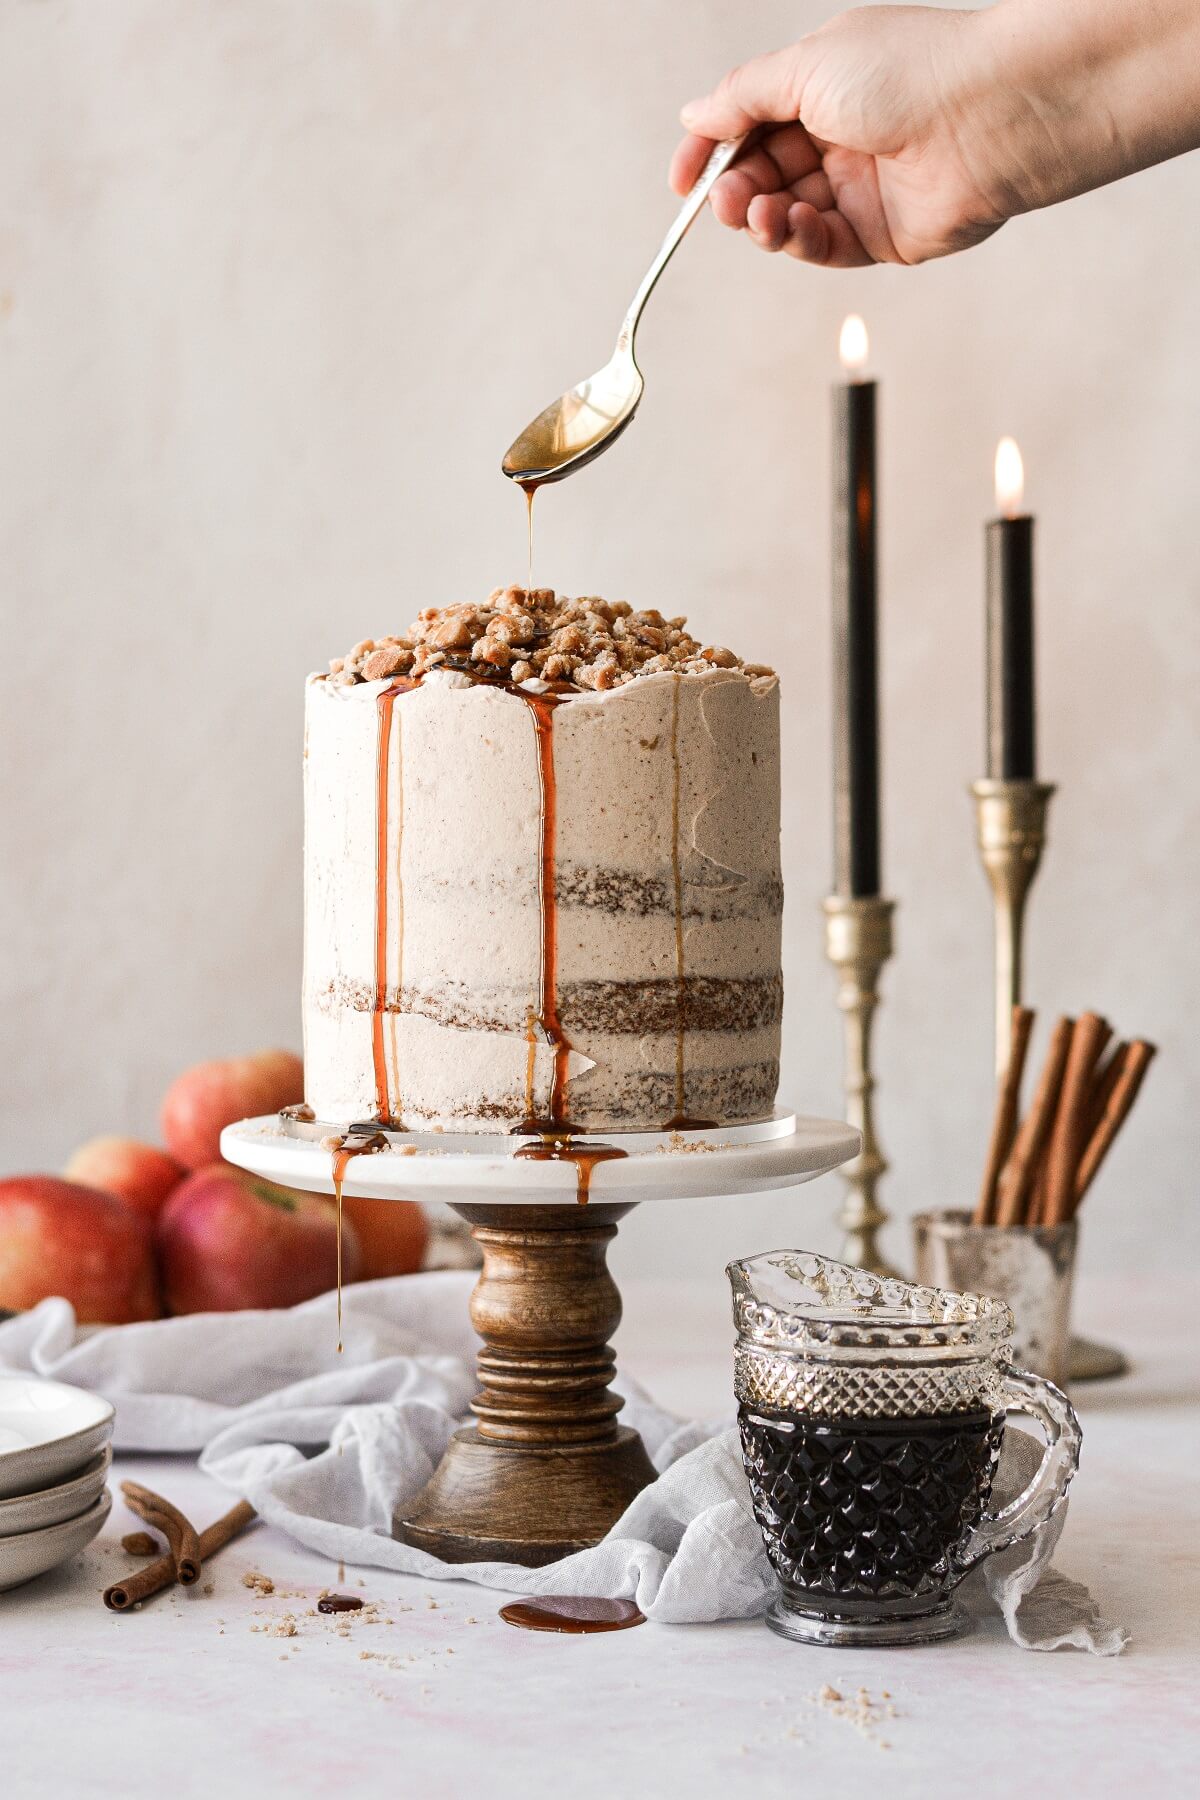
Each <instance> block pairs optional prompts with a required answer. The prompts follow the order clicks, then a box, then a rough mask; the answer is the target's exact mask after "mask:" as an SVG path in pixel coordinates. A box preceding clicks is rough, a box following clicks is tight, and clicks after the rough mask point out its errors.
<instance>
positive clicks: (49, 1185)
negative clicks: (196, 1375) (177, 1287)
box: [0, 1175, 160, 1325]
mask: <svg viewBox="0 0 1200 1800" xmlns="http://www.w3.org/2000/svg"><path fill="white" fill-rule="evenodd" d="M50 1294H61V1295H62V1297H63V1298H64V1299H65V1300H69V1301H70V1302H71V1305H72V1306H73V1307H74V1308H75V1316H76V1318H77V1319H78V1320H79V1323H80V1324H81V1325H126V1324H128V1323H129V1322H130V1321H131V1320H133V1319H157V1318H158V1316H159V1311H160V1308H159V1304H158V1290H157V1284H156V1282H155V1277H154V1257H153V1252H152V1249H151V1243H150V1227H149V1226H148V1224H147V1223H146V1221H145V1219H143V1218H139V1216H138V1215H137V1213H135V1212H133V1211H131V1210H130V1208H129V1207H128V1206H126V1205H125V1202H124V1201H123V1200H118V1199H117V1198H116V1196H115V1195H114V1194H104V1193H101V1192H100V1190H99V1189H98V1188H92V1187H84V1186H83V1185H82V1184H81V1183H80V1182H77V1181H60V1180H58V1178H57V1177H56V1176H54V1175H13V1176H10V1177H9V1178H8V1180H6V1181H0V1307H10V1308H11V1309H12V1310H13V1311H14V1312H20V1311H22V1310H23V1309H24V1308H25V1307H29V1306H36V1304H37V1302H38V1301H39V1300H45V1299H46V1297H47V1296H48V1295H50Z"/></svg>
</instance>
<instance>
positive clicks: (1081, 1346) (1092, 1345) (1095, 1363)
mask: <svg viewBox="0 0 1200 1800" xmlns="http://www.w3.org/2000/svg"><path fill="white" fill-rule="evenodd" d="M1128 1373H1129V1358H1128V1357H1127V1356H1126V1355H1125V1352H1124V1351H1123V1350H1118V1349H1117V1348H1116V1346H1115V1345H1114V1344H1097V1343H1096V1342H1095V1341H1094V1340H1093V1339H1092V1338H1085V1337H1072V1339H1071V1342H1070V1344H1069V1345H1068V1347H1067V1380H1068V1382H1075V1381H1112V1380H1114V1379H1115V1378H1116V1377H1117V1376H1118V1375H1128Z"/></svg>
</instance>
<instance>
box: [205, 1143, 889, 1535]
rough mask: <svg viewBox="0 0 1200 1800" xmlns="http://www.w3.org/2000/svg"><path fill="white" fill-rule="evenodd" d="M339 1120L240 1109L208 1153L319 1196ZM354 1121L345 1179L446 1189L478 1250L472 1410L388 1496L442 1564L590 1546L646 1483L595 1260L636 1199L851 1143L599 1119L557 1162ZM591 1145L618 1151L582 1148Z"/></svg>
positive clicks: (741, 1177)
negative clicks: (416, 1474)
mask: <svg viewBox="0 0 1200 1800" xmlns="http://www.w3.org/2000/svg"><path fill="white" fill-rule="evenodd" d="M345 1130H346V1128H345V1127H342V1128H341V1132H340V1133H339V1131H338V1128H336V1127H333V1126H330V1125H323V1124H320V1123H307V1122H300V1121H296V1120H292V1119H288V1118H281V1117H276V1116H272V1117H270V1118H262V1119H247V1120H244V1121H243V1122H242V1123H241V1124H239V1125H231V1126H229V1127H228V1128H227V1129H226V1130H225V1131H224V1132H223V1133H222V1136H221V1154H222V1155H223V1156H224V1157H225V1158H226V1159H227V1160H228V1161H229V1162H232V1163H237V1164H239V1165H240V1166H241V1167H242V1168H246V1169H250V1170H251V1171H252V1172H253V1173H254V1174H256V1175H262V1176H265V1177H267V1178H268V1179H269V1180H272V1181H278V1182H282V1183H284V1184H285V1185H286V1186H288V1187H295V1188H305V1189H308V1190H310V1191H312V1192H317V1193H331V1192H332V1191H333V1157H332V1156H331V1154H330V1152H329V1150H328V1149H326V1148H322V1142H321V1140H322V1139H328V1138H329V1137H330V1136H331V1135H340V1134H344V1133H345ZM353 1130H354V1131H355V1133H356V1134H357V1133H359V1132H361V1133H362V1134H363V1135H367V1134H372V1135H375V1136H376V1138H378V1136H380V1135H381V1136H382V1137H383V1139H384V1140H385V1142H386V1148H382V1149H378V1150H376V1151H374V1152H373V1153H372V1154H369V1155H358V1156H355V1157H354V1158H353V1159H352V1160H351V1161H350V1162H349V1163H348V1164H347V1165H346V1168H345V1173H344V1178H343V1192H344V1193H348V1194H362V1195H371V1196H374V1197H376V1198H378V1199H384V1200H421V1199H437V1200H442V1201H445V1202H446V1203H448V1204H449V1205H450V1206H452V1207H453V1208H454V1210H455V1212H457V1213H458V1214H460V1216H461V1217H462V1218H464V1219H465V1220H466V1221H467V1223H468V1224H469V1225H470V1227H471V1231H472V1234H473V1236H474V1237H475V1239H476V1241H477V1242H478V1244H479V1247H480V1249H481V1250H482V1252H483V1268H482V1270H481V1272H480V1275H479V1280H478V1282H477V1284H476V1286H475V1289H474V1292H473V1293H472V1296H471V1322H472V1324H473V1325H474V1327H475V1329H476V1331H477V1332H478V1333H479V1336H480V1337H481V1338H482V1340H483V1344H482V1347H481V1349H480V1351H479V1354H478V1358H477V1369H478V1375H479V1392H478V1394H477V1395H476V1397H475V1399H474V1401H473V1402H472V1405H471V1410H472V1411H473V1412H474V1414H475V1417H476V1420H477V1421H478V1422H477V1424H475V1425H472V1426H466V1427H463V1428H462V1429H461V1430H459V1431H457V1432H455V1434H454V1437H453V1438H452V1439H451V1442H450V1445H449V1447H448V1449H447V1451H446V1454H445V1456H444V1457H443V1459H442V1461H441V1463H440V1465H439V1467H438V1468H437V1470H436V1471H435V1473H434V1475H433V1478H432V1480H431V1481H430V1482H429V1483H428V1485H427V1486H426V1487H425V1488H424V1490H423V1491H422V1492H421V1493H420V1494H418V1495H417V1496H416V1498H415V1499H412V1500H410V1501H408V1502H406V1503H404V1504H403V1505H402V1506H401V1507H400V1508H399V1509H398V1511H397V1514H396V1517H395V1520H394V1522H393V1531H394V1533H395V1536H396V1537H398V1538H400V1539H401V1540H402V1541H403V1542H404V1543H407V1544H412V1545H415V1546H417V1547H418V1548H420V1549H422V1550H428V1551H430V1552H431V1553H432V1554H433V1555H435V1556H438V1557H440V1558H441V1559H442V1560H443V1561H445V1562H452V1563H466V1562H492V1561H501V1562H517V1563H524V1564H527V1565H529V1566H531V1567H536V1566H539V1565H541V1564H543V1563H549V1562H555V1561H557V1560H558V1558H559V1557H562V1556H567V1555H569V1554H570V1553H571V1552H572V1551H575V1550H583V1549H586V1548H587V1547H588V1546H589V1545H591V1544H595V1543H598V1542H599V1541H600V1539H601V1538H602V1537H603V1536H604V1535H605V1533H606V1532H607V1531H608V1530H609V1528H610V1527H611V1526H612V1525H613V1524H614V1523H615V1521H616V1520H617V1519H618V1518H619V1517H620V1516H621V1514H622V1513H623V1512H624V1510H625V1508H626V1506H628V1504H629V1502H630V1501H631V1500H632V1499H633V1497H634V1495H635V1494H637V1493H638V1492H640V1490H641V1489H642V1488H643V1487H645V1486H646V1485H647V1484H648V1483H649V1482H651V1481H653V1480H654V1475H655V1471H654V1468H653V1466H652V1464H651V1462H650V1459H649V1457H648V1456H647V1454H646V1451H645V1448H644V1446H643V1444H642V1440H641V1438H640V1437H639V1436H638V1434H637V1433H636V1432H635V1431H631V1430H630V1429H629V1428H628V1426H622V1425H618V1424H617V1418H616V1415H617V1413H618V1412H619V1411H620V1409H621V1406H622V1401H621V1399H620V1397H619V1396H618V1395H616V1394H614V1393H612V1392H611V1390H610V1387H609V1383H610V1382H611V1380H612V1377H613V1373H614V1370H615V1366H616V1365H615V1357H614V1355H613V1351H612V1348H611V1346H610V1343H609V1339H610V1338H611V1337H612V1335H613V1333H614V1332H615V1330H616V1328H617V1325H618V1324H619V1323H620V1318H621V1297H620V1294H619V1293H618V1291H617V1287H616V1283H615V1282H614V1280H613V1278H612V1275H611V1274H610V1272H609V1270H608V1266H607V1262H606V1257H607V1254H608V1245H609V1243H610V1241H611V1240H612V1238H614V1237H615V1236H616V1231H617V1222H618V1220H619V1219H621V1218H622V1217H623V1216H624V1215H625V1213H627V1212H628V1211H629V1209H630V1208H631V1207H632V1206H636V1205H637V1204H638V1203H639V1202H642V1201H649V1200H671V1199H698V1198H700V1197H702V1196H706V1195H731V1196H732V1195H735V1194H752V1193H762V1192H764V1191H765V1190H767V1189H771V1188H785V1187H794V1186H797V1185H798V1184H799V1183H800V1182H802V1181H811V1180H812V1179H813V1178H814V1177H815V1176H817V1175H823V1174H825V1173H826V1172H827V1171H828V1170H830V1169H834V1168H836V1167H837V1166H838V1164H839V1163H843V1162H846V1161H847V1160H848V1159H849V1158H850V1157H852V1156H855V1155H856V1154H857V1153H858V1149H859V1143H860V1140H859V1134H858V1132H857V1131H854V1130H852V1129H851V1127H850V1126H848V1125H845V1124H843V1123H841V1122H840V1121H836V1120H829V1119H800V1118H797V1117H796V1116H795V1114H793V1113H784V1112H778V1113H776V1115H775V1116H774V1117H773V1118H771V1119H768V1120H765V1121H763V1122H761V1123H759V1124H755V1125H743V1126H736V1127H729V1128H725V1127H714V1128H712V1129H705V1130H691V1131H679V1132H670V1133H652V1132H637V1133H620V1132H617V1133H606V1134H605V1135H604V1138H603V1143H601V1142H600V1140H589V1139H588V1138H587V1137H584V1136H578V1137H575V1138H574V1139H572V1140H571V1146H570V1148H571V1153H572V1160H567V1159H566V1158H562V1159H550V1160H541V1159H540V1157H539V1159H538V1160H531V1159H529V1158H528V1157H526V1156H522V1154H521V1151H522V1149H528V1148H529V1147H530V1140H529V1139H522V1138H519V1137H511V1138H510V1137H500V1136H496V1135H491V1134H489V1135H486V1136H476V1135H468V1134H465V1133H464V1134H451V1133H449V1132H445V1133H442V1132H401V1131H385V1132H383V1133H382V1134H379V1133H378V1128H377V1127H376V1126H374V1125H365V1126H361V1127H354V1128H353ZM533 1148H534V1150H535V1151H536V1150H537V1148H538V1140H536V1139H535V1140H533ZM603 1150H608V1151H610V1152H611V1151H618V1152H620V1153H621V1154H620V1155H619V1156H615V1157H612V1159H611V1160H598V1159H597V1160H594V1161H593V1153H594V1152H597V1151H603ZM589 1164H590V1165H591V1166H590V1167H589V1166H588V1165H589ZM581 1165H582V1167H581ZM583 1199H585V1200H586V1204H582V1205H581V1204H580V1201H581V1200H583Z"/></svg>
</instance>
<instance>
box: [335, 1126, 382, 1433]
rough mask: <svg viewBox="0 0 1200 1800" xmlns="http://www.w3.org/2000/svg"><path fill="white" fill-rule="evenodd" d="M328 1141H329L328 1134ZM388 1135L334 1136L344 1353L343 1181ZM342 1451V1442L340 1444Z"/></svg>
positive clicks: (339, 1323) (339, 1348)
mask: <svg viewBox="0 0 1200 1800" xmlns="http://www.w3.org/2000/svg"><path fill="white" fill-rule="evenodd" d="M325 1141H326V1143H328V1142H329V1139H328V1138H327V1139H326V1140H325ZM387 1147H388V1142H387V1139H386V1138H385V1137H384V1135H383V1133H382V1131H359V1132H353V1131H348V1132H347V1133H346V1134H345V1136H344V1137H341V1138H335V1139H334V1140H333V1209H334V1215H335V1217H336V1220H337V1353H338V1355H339V1356H340V1355H341V1354H342V1183H343V1181H345V1179H346V1170H347V1168H348V1167H349V1165H350V1162H351V1159H352V1158H353V1157H356V1156H371V1155H373V1154H374V1153H375V1152H376V1151H377V1150H386V1149H387ZM338 1455H339V1456H340V1455H341V1445H340V1444H339V1445H338Z"/></svg>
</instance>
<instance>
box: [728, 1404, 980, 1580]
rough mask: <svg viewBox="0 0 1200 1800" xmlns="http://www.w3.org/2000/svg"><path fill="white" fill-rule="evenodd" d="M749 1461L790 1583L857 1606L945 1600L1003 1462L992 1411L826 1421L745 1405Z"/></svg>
mask: <svg viewBox="0 0 1200 1800" xmlns="http://www.w3.org/2000/svg"><path fill="white" fill-rule="evenodd" d="M738 1422H739V1425H740V1428H741V1435H742V1459H743V1461H744V1463H745V1465H746V1473H747V1475H748V1477H749V1480H750V1493H751V1497H752V1499H753V1502H754V1516H755V1518H756V1519H757V1520H758V1523H759V1527H760V1529H761V1531H762V1534H763V1540H764V1542H765V1544H766V1547H767V1554H768V1556H769V1557H770V1559H771V1563H772V1565H773V1567H774V1569H775V1572H776V1574H777V1575H778V1576H779V1578H780V1580H781V1581H783V1582H784V1583H785V1584H786V1585H787V1586H789V1587H793V1588H805V1589H808V1590H810V1591H812V1592H814V1593H816V1594H820V1595H824V1596H828V1595H839V1596H843V1597H844V1598H846V1599H847V1600H848V1601H858V1602H862V1601H867V1600H878V1599H881V1598H890V1597H893V1596H894V1597H896V1598H898V1599H901V1598H905V1597H908V1596H917V1595H921V1594H929V1593H933V1592H936V1591H937V1590H938V1589H939V1588H942V1587H945V1586H946V1585H947V1584H948V1583H949V1582H950V1581H952V1580H953V1579H955V1578H956V1576H957V1573H958V1571H957V1570H956V1568H955V1566H954V1560H953V1555H952V1553H953V1551H954V1550H955V1549H956V1548H957V1547H958V1546H960V1545H961V1544H962V1542H963V1540H964V1539H965V1537H966V1535H967V1533H968V1532H969V1531H970V1530H971V1528H972V1527H973V1526H974V1525H976V1524H977V1523H978V1521H979V1518H980V1515H981V1514H982V1512H983V1510H984V1508H985V1507H986V1505H987V1501H988V1496H989V1494H990V1492H991V1486H992V1476H993V1474H994V1473H995V1468H996V1463H997V1461H998V1459H999V1455H1000V1442H1001V1438H1002V1436H1003V1432H1004V1421H1003V1419H1002V1418H1001V1419H997V1418H995V1417H993V1415H992V1414H991V1413H990V1412H963V1413H941V1414H938V1415H934V1416H929V1417H924V1418H921V1417H917V1418H882V1419H871V1418H847V1419H817V1418H810V1417H808V1416H807V1415H805V1414H802V1413H793V1412H782V1411H776V1410H774V1409H773V1408H770V1407H762V1406H752V1405H749V1404H743V1405H742V1406H740V1407H739V1408H738Z"/></svg>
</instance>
